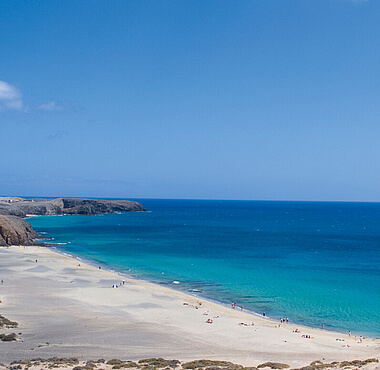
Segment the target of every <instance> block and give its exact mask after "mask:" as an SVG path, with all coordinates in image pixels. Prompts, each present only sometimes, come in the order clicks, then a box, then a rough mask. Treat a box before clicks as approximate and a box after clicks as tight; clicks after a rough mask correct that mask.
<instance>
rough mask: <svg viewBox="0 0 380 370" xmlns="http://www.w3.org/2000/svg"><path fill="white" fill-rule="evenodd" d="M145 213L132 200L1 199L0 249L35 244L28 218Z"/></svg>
mask: <svg viewBox="0 0 380 370" xmlns="http://www.w3.org/2000/svg"><path fill="white" fill-rule="evenodd" d="M144 211H145V208H144V207H143V206H142V205H141V204H140V203H138V202H134V201H129V200H104V199H84V198H54V199H43V198H20V197H0V246H6V245H18V244H34V240H35V239H37V238H38V235H37V233H36V232H35V231H34V230H33V228H32V226H31V225H30V224H29V223H28V222H27V221H25V220H22V219H23V218H25V217H30V216H43V215H49V216H53V215H63V214H72V215H73V214H76V215H97V214H102V213H116V212H144Z"/></svg>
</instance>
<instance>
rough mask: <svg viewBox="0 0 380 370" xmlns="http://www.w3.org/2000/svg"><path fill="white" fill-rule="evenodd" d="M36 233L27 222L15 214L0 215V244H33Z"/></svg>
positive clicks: (36, 236)
mask: <svg viewBox="0 0 380 370" xmlns="http://www.w3.org/2000/svg"><path fill="white" fill-rule="evenodd" d="M36 238H38V234H37V233H36V232H35V231H34V230H33V228H32V226H31V225H30V223H29V222H26V221H25V220H23V219H22V218H19V217H16V216H2V215H0V245H1V246H6V245H20V244H29V245H30V244H33V240H34V239H36Z"/></svg>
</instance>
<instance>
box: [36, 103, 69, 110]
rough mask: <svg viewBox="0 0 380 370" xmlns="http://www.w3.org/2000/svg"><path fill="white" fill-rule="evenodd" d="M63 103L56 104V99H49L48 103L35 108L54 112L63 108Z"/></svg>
mask: <svg viewBox="0 0 380 370" xmlns="http://www.w3.org/2000/svg"><path fill="white" fill-rule="evenodd" d="M63 108H64V107H63V105H62V104H58V103H57V102H56V101H51V102H49V103H44V104H40V105H39V106H38V107H37V109H39V110H44V111H46V112H55V111H61V110H63Z"/></svg>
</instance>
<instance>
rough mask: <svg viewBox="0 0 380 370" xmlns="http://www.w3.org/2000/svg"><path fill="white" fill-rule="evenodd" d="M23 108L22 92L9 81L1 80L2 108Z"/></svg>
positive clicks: (0, 97) (0, 99)
mask: <svg viewBox="0 0 380 370" xmlns="http://www.w3.org/2000/svg"><path fill="white" fill-rule="evenodd" d="M22 108H23V102H22V94H21V92H20V91H19V90H18V89H17V88H16V87H14V86H12V85H11V84H9V83H8V82H5V81H0V110H21V109H22Z"/></svg>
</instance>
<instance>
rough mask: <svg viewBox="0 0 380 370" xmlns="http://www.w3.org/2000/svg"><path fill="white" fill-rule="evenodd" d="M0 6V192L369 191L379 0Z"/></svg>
mask: <svg viewBox="0 0 380 370" xmlns="http://www.w3.org/2000/svg"><path fill="white" fill-rule="evenodd" d="M0 15H1V22H0V51H1V57H0V81H1V82H0V133H1V146H0V154H1V158H2V160H1V165H0V166H1V168H0V169H1V171H0V195H19V196H84V197H121V198H198V199H203V198H204V199H273V200H347V201H349V200H354V201H380V160H379V159H380V47H379V45H380V22H379V19H380V1H377V0H367V1H364V0H362V1H359V0H278V1H271V0H250V1H223V0H218V1H216V0H215V1H204V0H202V1H197V0H195V1H174V0H171V1H156V0H154V1H144V0H142V1H117V0H113V1H40V2H31V1H17V2H15V1H2V2H1V3H0Z"/></svg>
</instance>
